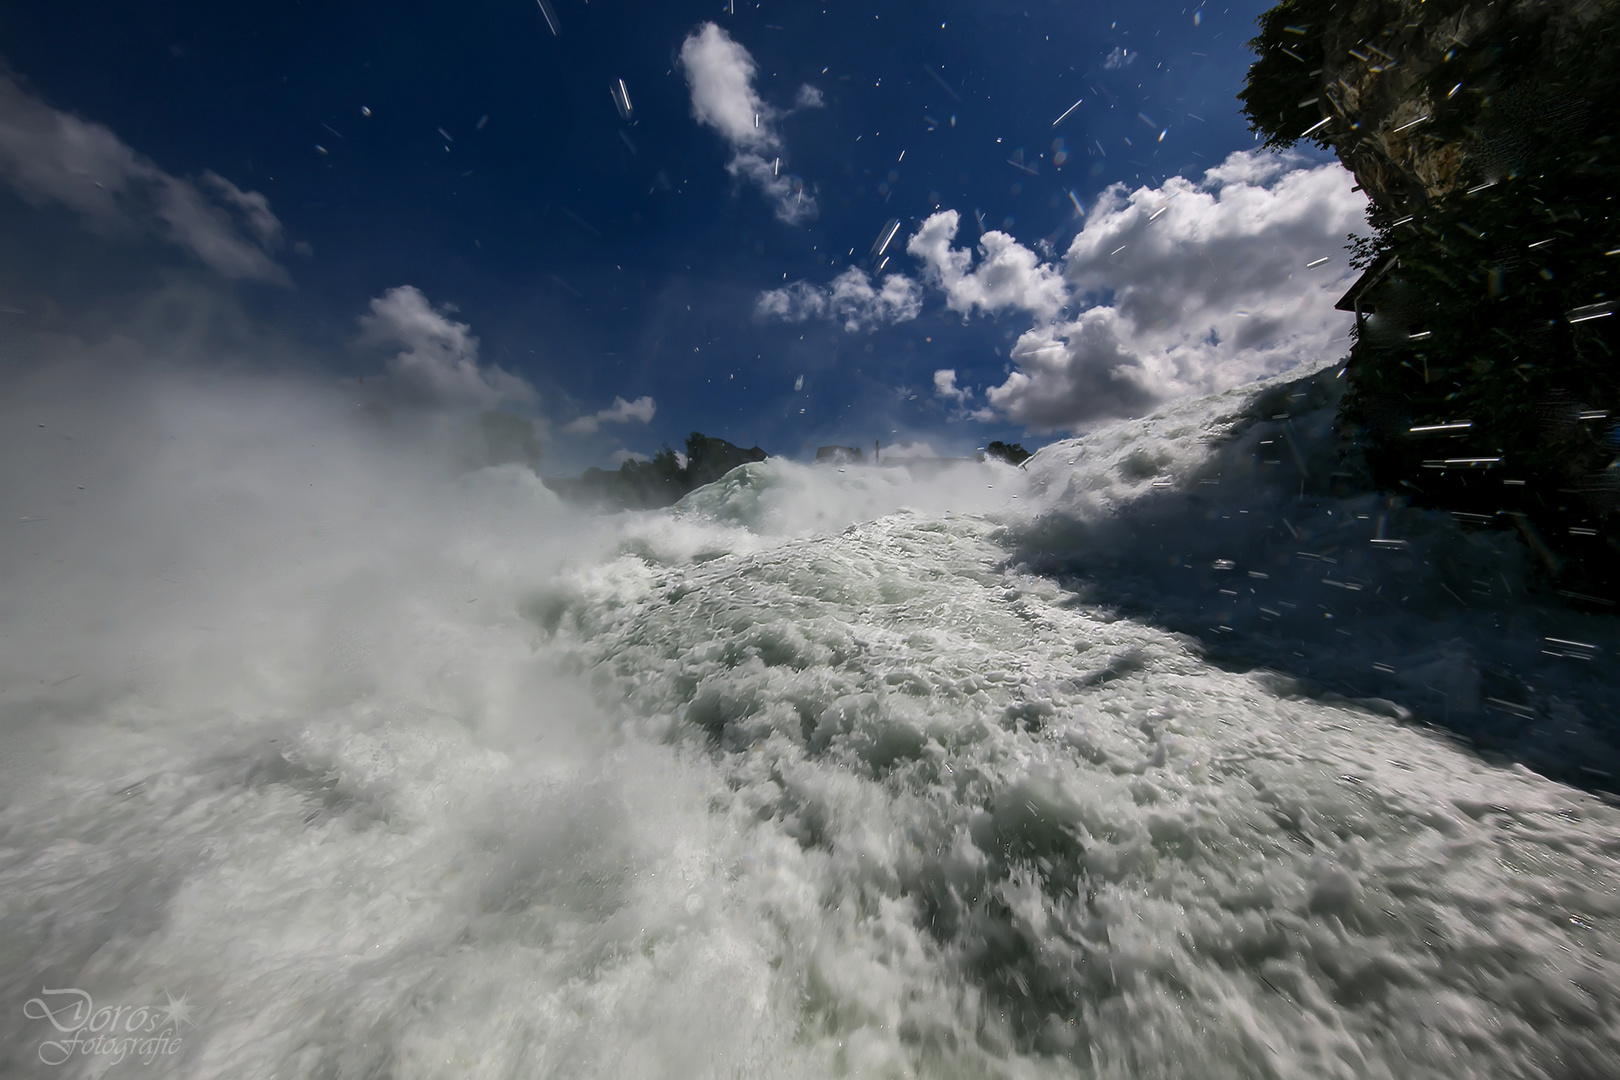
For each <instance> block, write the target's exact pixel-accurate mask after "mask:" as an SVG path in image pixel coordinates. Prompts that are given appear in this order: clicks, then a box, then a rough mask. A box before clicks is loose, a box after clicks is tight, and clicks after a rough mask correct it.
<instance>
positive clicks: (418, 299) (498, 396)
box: [360, 285, 534, 409]
mask: <svg viewBox="0 0 1620 1080" xmlns="http://www.w3.org/2000/svg"><path fill="white" fill-rule="evenodd" d="M454 312H455V308H454V307H451V306H449V305H445V306H443V307H441V308H437V309H436V308H434V307H433V305H431V304H430V303H428V299H427V297H425V296H423V295H422V293H421V290H419V289H417V288H416V287H415V286H413V285H401V286H399V287H398V288H394V289H389V290H388V291H387V292H386V293H384V294H383V295H382V296H379V297H376V298H374V299H373V300H372V301H371V314H369V315H362V316H360V343H361V344H362V345H387V346H395V345H398V346H403V348H402V349H401V351H400V352H399V353H397V354H396V355H395V356H394V357H393V358H392V359H390V360H389V361H388V372H389V374H390V375H392V376H393V377H394V378H395V379H397V380H398V381H399V383H400V384H401V385H402V386H404V387H405V388H406V389H408V390H409V391H411V392H413V393H414V394H416V395H418V396H420V397H423V398H426V399H428V400H429V401H432V402H434V403H436V404H442V405H451V406H473V407H476V408H482V409H488V408H493V407H494V406H495V405H496V404H498V403H500V402H502V401H529V400H532V399H533V398H534V388H533V387H531V386H530V385H529V384H528V383H527V382H525V381H524V380H523V379H521V378H519V377H518V376H516V375H513V374H511V373H510V372H507V371H503V370H502V369H500V368H498V367H481V366H479V363H478V339H477V338H476V337H474V336H473V335H472V333H471V327H469V326H468V325H467V324H466V323H459V322H454V321H452V320H451V319H450V318H449V316H450V315H451V314H453V313H454Z"/></svg>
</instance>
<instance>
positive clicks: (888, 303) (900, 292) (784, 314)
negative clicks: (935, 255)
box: [755, 266, 922, 334]
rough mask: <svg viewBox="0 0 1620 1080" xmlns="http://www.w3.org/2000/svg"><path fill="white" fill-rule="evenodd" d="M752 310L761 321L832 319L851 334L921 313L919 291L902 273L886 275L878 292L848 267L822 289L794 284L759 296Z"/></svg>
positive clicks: (855, 269)
mask: <svg viewBox="0 0 1620 1080" xmlns="http://www.w3.org/2000/svg"><path fill="white" fill-rule="evenodd" d="M755 311H756V313H757V314H758V315H759V316H761V317H762V318H778V319H784V320H786V321H787V322H804V321H805V320H806V319H818V318H819V319H833V320H837V321H840V322H842V323H843V324H844V329H845V330H847V331H848V332H849V333H851V334H853V333H855V332H857V331H859V330H861V329H863V328H868V327H876V326H884V325H888V324H891V323H901V322H908V321H909V320H911V319H915V318H916V317H917V315H918V314H919V313H920V312H921V311H922V289H921V288H919V287H918V285H917V283H916V282H915V281H913V280H911V279H910V278H908V277H906V276H905V275H904V274H890V275H889V276H888V277H886V278H884V279H883V287H882V288H881V289H877V288H873V286H872V279H871V278H870V277H868V276H867V274H866V271H864V270H862V269H860V268H859V267H855V266H851V267H849V268H848V269H847V270H845V271H844V272H843V273H841V274H839V275H838V276H837V277H835V278H833V279H832V282H831V283H830V284H828V285H826V286H819V285H812V284H810V283H809V282H807V281H795V282H793V283H792V284H791V285H787V286H784V287H783V288H780V289H771V290H770V291H768V292H765V293H761V294H760V297H759V302H758V304H757V305H756V307H755Z"/></svg>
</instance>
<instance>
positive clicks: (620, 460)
mask: <svg viewBox="0 0 1620 1080" xmlns="http://www.w3.org/2000/svg"><path fill="white" fill-rule="evenodd" d="M651 460H652V458H650V457H648V456H647V455H646V454H638V453H636V452H635V451H634V450H625V449H623V448H622V447H621V448H620V449H618V450H615V451H613V455H612V456H611V457H609V458H608V461H609V462H611V463H612V464H613V465H614V466H619V465H623V464H624V463H625V462H627V461H651Z"/></svg>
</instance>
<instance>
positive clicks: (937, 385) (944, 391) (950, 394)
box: [934, 368, 973, 405]
mask: <svg viewBox="0 0 1620 1080" xmlns="http://www.w3.org/2000/svg"><path fill="white" fill-rule="evenodd" d="M934 393H935V394H937V395H939V396H940V397H942V398H944V399H945V400H946V401H954V402H956V404H958V405H960V404H962V403H963V402H964V401H966V400H967V399H968V396H969V395H971V394H972V393H973V391H972V390H971V389H969V388H967V387H958V386H957V385H956V369H955V368H945V369H944V370H941V371H936V372H934Z"/></svg>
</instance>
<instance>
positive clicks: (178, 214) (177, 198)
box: [0, 71, 291, 285]
mask: <svg viewBox="0 0 1620 1080" xmlns="http://www.w3.org/2000/svg"><path fill="white" fill-rule="evenodd" d="M0 181H4V182H5V183H6V184H8V185H9V186H10V187H11V188H12V189H13V190H14V191H15V192H16V193H17V194H18V195H19V196H21V197H22V199H23V200H24V201H26V202H28V203H29V204H30V205H33V206H44V205H47V204H51V203H55V204H58V205H61V206H65V207H67V208H68V209H69V210H71V211H73V212H74V213H76V214H78V215H79V216H80V218H82V219H83V221H84V223H85V224H86V225H87V226H89V227H90V228H91V229H93V230H95V231H97V232H100V233H103V234H105V235H109V236H124V237H136V236H142V235H152V236H157V237H159V238H161V239H163V240H166V241H167V242H169V243H171V244H174V245H175V246H177V247H181V248H184V249H186V250H187V251H189V252H191V254H192V255H194V256H196V257H197V258H198V259H200V260H201V261H202V262H203V263H204V264H206V265H207V266H208V267H209V268H211V269H212V270H214V272H216V273H218V274H220V275H221V276H222V277H227V278H237V279H248V280H256V281H269V282H274V283H276V284H280V285H287V284H290V283H291V282H290V279H289V278H288V276H287V272H286V271H285V270H284V269H282V267H281V266H280V265H278V264H277V263H276V261H275V260H274V259H272V258H271V257H270V256H269V254H268V252H269V251H272V250H274V249H275V248H276V247H277V246H278V245H279V243H280V241H281V222H280V221H278V220H277V219H276V216H275V214H273V213H271V211H270V201H269V200H268V199H266V198H265V197H264V196H263V195H261V194H259V193H258V192H256V191H243V190H241V189H240V188H238V187H237V186H236V185H235V184H233V183H231V182H230V181H229V180H226V179H225V178H224V177H222V176H219V175H218V174H216V173H213V172H204V173H203V175H202V185H203V188H199V187H198V186H197V185H196V184H193V183H192V182H191V181H189V180H182V179H180V178H178V177H175V176H170V175H169V174H168V173H166V172H164V171H163V170H162V169H160V168H158V167H157V165H155V164H153V163H152V162H151V161H150V160H148V159H147V158H145V157H143V156H141V155H140V154H137V153H136V152H135V151H134V150H133V149H131V148H130V147H129V146H127V145H125V144H124V142H123V141H122V140H120V139H119V138H118V136H116V135H114V134H113V133H112V132H111V131H110V130H109V129H107V128H106V127H103V126H102V125H100V124H93V123H89V122H87V121H84V120H80V119H79V118H78V117H75V116H70V115H68V114H67V113H64V112H61V111H59V110H56V109H53V108H51V107H50V106H49V105H47V104H45V103H44V102H43V101H41V100H40V99H39V98H37V97H35V96H34V95H33V94H30V93H28V92H27V91H26V90H24V89H23V88H22V87H21V86H19V85H17V82H16V81H15V80H14V79H13V78H11V77H10V76H9V75H8V74H6V73H5V72H3V71H0ZM203 189H207V191H208V192H209V193H211V194H212V196H213V199H212V200H211V199H210V198H209V195H208V194H205V193H204V190H203Z"/></svg>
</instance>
